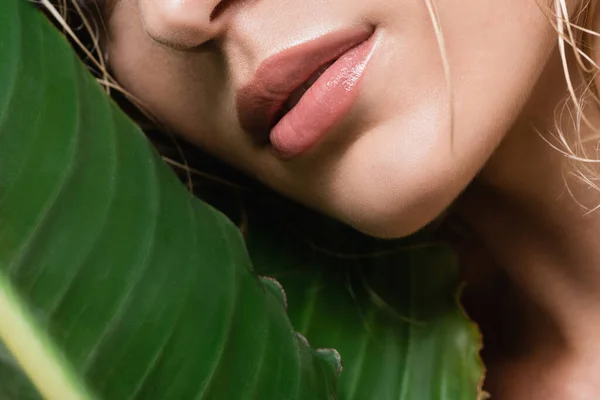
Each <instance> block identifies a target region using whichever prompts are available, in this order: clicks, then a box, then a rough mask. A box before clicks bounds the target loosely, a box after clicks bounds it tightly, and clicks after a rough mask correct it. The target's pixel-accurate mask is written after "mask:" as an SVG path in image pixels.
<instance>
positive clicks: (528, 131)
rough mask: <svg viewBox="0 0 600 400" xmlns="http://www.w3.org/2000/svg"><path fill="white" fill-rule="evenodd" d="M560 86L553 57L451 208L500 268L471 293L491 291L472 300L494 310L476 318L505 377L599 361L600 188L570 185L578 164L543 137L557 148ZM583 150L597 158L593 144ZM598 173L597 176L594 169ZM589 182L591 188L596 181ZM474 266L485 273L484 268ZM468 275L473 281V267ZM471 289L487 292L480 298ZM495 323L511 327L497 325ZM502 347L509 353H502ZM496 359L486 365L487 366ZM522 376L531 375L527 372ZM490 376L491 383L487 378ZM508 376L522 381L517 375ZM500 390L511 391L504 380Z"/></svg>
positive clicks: (567, 126)
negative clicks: (493, 284) (495, 286)
mask: <svg viewBox="0 0 600 400" xmlns="http://www.w3.org/2000/svg"><path fill="white" fill-rule="evenodd" d="M573 71H574V69H573ZM575 75H576V74H575ZM574 78H575V77H574ZM564 82H565V79H564V72H563V70H562V67H561V65H560V58H559V56H558V54H556V55H555V56H554V60H553V61H552V62H551V63H549V65H548V68H547V70H546V71H545V73H544V75H543V76H542V78H541V79H540V82H539V84H538V87H537V89H536V90H535V92H534V95H533V96H532V101H531V103H530V106H528V108H527V109H526V110H525V112H524V113H523V114H522V116H521V118H520V119H519V121H517V122H516V123H515V125H514V127H513V129H512V130H511V132H510V133H509V134H508V135H507V136H506V138H505V140H504V141H503V143H502V144H501V146H500V147H499V148H498V149H497V151H496V152H495V154H494V156H493V157H492V159H491V160H490V161H489V163H488V164H487V165H486V167H485V168H484V169H483V170H482V171H481V173H480V175H479V177H478V178H477V179H476V180H475V181H474V182H473V184H472V185H471V186H470V187H469V188H468V189H467V191H466V192H465V193H464V195H463V196H462V198H461V199H460V200H459V201H458V202H457V212H458V214H459V215H460V216H461V218H462V219H463V220H464V221H465V222H466V223H467V225H468V226H469V227H470V229H471V230H472V231H473V233H474V235H473V236H474V237H476V238H477V240H478V246H477V247H478V249H477V250H476V251H477V252H478V253H479V254H481V250H482V249H484V250H485V253H486V254H487V255H488V257H489V258H488V259H489V260H490V261H491V263H493V265H494V269H490V270H489V271H494V270H495V271H496V272H493V273H491V272H490V274H488V275H487V278H485V277H484V279H480V280H479V282H478V283H476V284H475V285H474V286H475V287H474V290H473V293H475V294H476V295H477V294H479V295H481V294H492V297H493V298H492V299H490V300H491V301H490V303H489V304H487V303H486V302H485V300H482V299H477V301H478V302H480V305H484V306H485V305H486V304H487V305H488V306H492V307H495V308H497V309H496V310H490V309H489V308H487V309H483V310H481V311H477V310H476V311H475V312H474V313H475V314H481V319H482V321H481V324H482V329H483V331H484V332H483V333H484V338H485V340H486V342H485V343H486V345H488V344H489V342H490V341H491V342H492V343H493V344H492V346H491V347H492V349H490V350H489V351H488V355H489V357H490V359H493V360H498V364H499V365H501V364H503V363H506V362H508V363H509V364H511V365H512V367H511V368H510V370H511V371H515V366H514V362H515V361H516V360H517V359H519V360H523V363H524V364H527V365H529V364H530V363H534V364H535V363H536V362H537V363H538V364H539V365H543V367H542V368H547V369H549V370H551V368H550V367H549V366H550V365H551V364H552V363H556V364H557V370H559V371H562V372H560V374H559V375H560V378H559V379H558V381H560V380H561V379H562V380H563V381H564V379H565V378H564V374H565V371H569V372H568V373H569V374H571V373H573V374H575V372H573V368H571V367H568V368H567V367H565V365H567V364H568V365H577V366H578V367H576V368H575V369H578V370H579V371H578V372H577V374H579V376H580V377H581V376H582V374H581V372H582V371H588V373H589V371H590V370H597V368H598V367H599V366H595V367H594V368H590V366H589V365H587V364H586V365H587V367H584V366H583V365H584V364H585V363H583V361H582V360H584V359H585V360H587V361H586V362H592V363H594V360H598V359H600V344H598V343H597V342H598V341H597V337H598V334H599V332H600V210H599V211H592V212H589V210H591V209H593V208H594V207H596V206H598V205H600V191H599V190H597V189H595V188H591V187H590V185H589V183H585V182H583V181H582V180H579V179H576V178H575V175H574V174H573V173H574V172H575V171H576V168H577V165H575V164H574V163H573V162H572V161H571V160H569V159H568V158H567V157H565V156H564V155H563V154H561V153H560V152H559V151H557V150H556V149H553V148H552V147H551V146H550V145H549V144H548V143H547V142H546V141H545V140H544V139H543V138H542V136H543V137H545V138H546V139H547V140H550V141H551V142H552V143H555V144H557V143H558V142H557V141H556V140H554V141H553V140H552V136H551V133H552V132H556V129H555V120H556V118H557V117H558V116H557V115H556V114H555V109H557V107H558V106H560V105H561V104H562V102H563V101H564V100H565V99H566V97H567V95H568V92H567V88H566V85H565V84H564ZM577 84H578V82H574V85H575V86H577ZM586 115H587V116H588V117H589V118H590V119H591V120H592V121H597V122H600V113H598V111H597V110H593V109H592V108H591V107H590V108H589V109H588V110H586ZM564 116H565V117H566V118H564V123H563V124H562V126H561V129H562V131H563V132H564V135H565V136H566V137H571V138H573V137H576V136H575V135H577V132H576V129H575V128H574V124H573V121H572V120H571V119H570V118H569V113H568V111H566V112H565V115H564ZM598 126H600V124H599V125H598ZM581 134H582V136H583V137H589V136H590V135H592V134H593V132H592V129H591V128H589V127H587V126H585V125H584V124H582V129H581ZM588 154H589V155H590V156H591V157H598V155H597V150H595V149H594V148H593V146H592V148H591V150H590V151H589V153H588ZM594 170H595V171H596V172H594V173H597V172H598V171H600V169H599V168H597V167H596V168H594ZM591 172H593V171H591ZM591 178H592V182H594V178H595V176H591ZM471 249H472V250H473V248H471ZM478 261H481V258H478ZM471 267H472V268H474V269H477V268H482V267H481V263H480V262H479V263H473V265H472V266H471ZM467 268H470V267H469V266H467ZM466 273H467V276H469V275H471V276H472V275H473V271H467V272H466ZM498 276H502V277H504V279H505V282H506V284H505V285H504V286H502V290H501V291H499V292H497V293H496V292H494V291H490V290H489V289H490V286H489V285H490V280H491V277H494V278H495V277H498ZM486 279H487V282H486ZM477 285H480V286H481V287H482V288H484V290H482V291H480V292H477V287H476V286H477ZM498 296H500V297H498ZM499 299H501V301H499ZM490 311H492V314H493V318H494V321H491V318H490ZM486 315H487V318H486ZM498 316H499V318H498ZM475 318H476V319H477V318H478V317H477V315H475ZM486 320H489V321H486ZM494 322H495V325H496V326H495V327H494ZM497 325H503V326H507V327H509V329H498V326H497ZM486 330H488V332H487V334H489V336H490V337H491V339H490V341H488V340H487V339H488V338H487V337H486ZM494 332H502V333H499V335H501V336H499V337H502V339H498V338H495V336H494ZM507 338H508V339H507ZM493 347H497V352H494V349H493ZM508 348H511V349H513V352H507V349H508ZM484 356H485V355H484ZM500 358H503V360H500ZM493 360H486V361H487V362H488V363H491V364H493V363H494V361H493ZM549 360H553V361H551V362H549ZM558 360H560V361H558ZM565 360H568V361H565ZM595 363H598V362H595ZM539 365H538V366H539ZM517 369H518V368H517ZM493 370H494V367H492V370H491V371H490V372H491V373H492V372H493ZM538 372H539V371H538ZM519 374H521V375H520V376H523V377H525V376H527V374H523V371H521V372H519ZM548 374H550V375H551V374H552V373H551V372H549V373H548ZM504 376H508V375H506V374H504ZM511 376H512V374H511ZM490 377H491V378H492V379H493V374H492V376H490ZM554 378H556V377H553V378H552V379H550V380H549V381H548V382H549V383H548V384H550V383H551V381H552V380H556V379H554ZM506 379H509V378H506ZM510 379H512V381H511V383H512V384H516V385H517V386H518V385H519V384H518V382H519V380H518V379H515V377H514V376H513V377H512V378H510ZM524 379H525V378H524ZM524 385H525V383H524ZM528 385H529V386H531V383H529V384H528ZM501 386H502V385H501ZM546 386H547V385H546ZM503 387H507V386H506V382H504V383H503ZM595 389H600V388H595ZM594 392H595V393H597V390H595V391H594ZM563 395H564V394H563ZM501 397H503V396H501ZM505 397H510V396H505ZM513 398H515V399H517V398H519V397H517V396H514V397H513ZM544 398H551V397H544ZM559 398H569V397H559ZM572 398H574V397H572ZM577 398H579V397H577ZM581 398H586V399H587V397H581Z"/></svg>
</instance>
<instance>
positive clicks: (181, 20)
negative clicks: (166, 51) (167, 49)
mask: <svg viewBox="0 0 600 400" xmlns="http://www.w3.org/2000/svg"><path fill="white" fill-rule="evenodd" d="M233 2H235V0H233V1H232V0H138V4H139V9H140V14H141V17H142V21H143V23H144V29H145V30H146V33H147V34H148V35H149V36H150V37H151V38H152V39H154V40H156V41H157V42H160V43H162V44H165V45H167V46H171V47H174V48H178V49H189V48H193V47H196V46H200V45H202V44H203V43H205V42H207V41H209V40H211V39H214V38H215V37H217V36H218V35H220V34H221V33H222V31H223V29H224V25H225V18H224V15H223V14H224V11H226V10H225V8H226V7H229V5H231V4H230V3H233Z"/></svg>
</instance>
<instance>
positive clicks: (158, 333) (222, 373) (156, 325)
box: [0, 0, 337, 400]
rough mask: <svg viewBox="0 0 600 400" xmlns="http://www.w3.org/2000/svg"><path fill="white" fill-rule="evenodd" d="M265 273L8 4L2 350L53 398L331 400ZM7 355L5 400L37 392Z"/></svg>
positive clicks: (1, 184) (323, 365)
mask: <svg viewBox="0 0 600 400" xmlns="http://www.w3.org/2000/svg"><path fill="white" fill-rule="evenodd" d="M280 297H281V296H278V295H277V294H276V292H274V291H273V287H272V286H265V285H264V284H263V283H262V281H261V280H260V279H259V278H258V277H257V276H256V275H255V274H254V273H253V272H252V270H251V267H250V262H249V259H248V257H247V254H246V250H245V246H244V243H243V240H242V238H241V235H240V233H239V231H238V229H237V228H236V227H235V226H234V225H233V224H231V223H230V222H229V221H228V220H227V219H226V218H225V217H224V216H223V215H221V214H220V213H219V212H217V211H215V210H214V209H212V208H210V207H209V206H207V205H205V204H203V203H201V202H200V201H198V200H196V199H195V198H193V197H192V196H191V195H189V194H188V193H187V192H186V190H185V188H184V187H183V185H181V183H180V182H179V181H178V180H177V179H176V177H175V175H174V174H173V173H172V172H171V171H170V170H169V169H168V167H167V166H166V165H164V164H163V163H162V161H161V159H160V158H159V157H158V155H157V154H155V152H154V151H153V149H152V148H151V146H150V145H149V144H148V142H147V140H146V139H145V138H144V136H143V135H142V133H141V132H140V131H139V130H138V129H137V128H136V127H135V126H134V125H133V123H131V122H130V121H129V120H128V119H127V118H126V117H125V116H124V115H123V114H122V113H121V112H120V111H119V110H118V108H117V107H116V106H115V105H114V104H112V102H110V101H109V99H108V98H107V97H106V95H105V94H104V93H103V92H102V91H101V89H100V88H99V86H98V85H96V83H95V82H94V81H93V78H92V77H91V75H90V74H89V73H88V72H87V71H85V69H84V68H83V66H82V65H81V64H80V62H79V61H78V60H77V59H76V56H75V55H74V53H73V51H72V50H71V49H70V48H69V46H68V44H67V42H66V41H65V40H64V38H62V37H61V36H60V35H59V33H58V32H56V30H55V29H54V28H53V27H52V26H51V25H50V24H49V23H48V22H47V21H46V20H45V18H44V17H43V16H42V15H41V14H40V13H39V12H38V11H36V10H35V9H34V8H33V7H32V6H31V5H30V4H28V3H27V2H26V1H24V0H2V1H0V338H2V341H3V342H4V344H5V346H6V348H8V349H9V350H10V352H11V353H12V355H13V356H14V359H16V360H17V361H18V363H19V365H20V366H21V368H22V369H23V371H25V373H26V375H27V376H28V378H29V379H30V380H31V381H32V382H33V383H34V384H35V386H36V387H37V389H38V390H39V391H40V392H41V393H42V394H43V396H45V397H46V398H49V399H56V400H71V399H86V400H87V399H110V400H120V399H144V400H147V399H260V400H266V399H267V400H268V399H274V400H281V399H311V400H312V399H332V398H335V396H336V394H335V393H336V377H335V375H336V371H337V366H336V365H335V362H333V363H332V360H334V358H332V357H331V353H328V352H321V351H315V350H312V349H310V348H309V347H308V346H307V345H306V344H305V343H304V341H302V340H301V339H299V337H298V336H297V335H296V334H295V332H294V329H293V327H292V325H291V323H290V322H289V320H288V319H287V317H286V315H285V310H284V307H283V306H282V304H281V302H280ZM16 365H17V364H15V362H14V360H13V359H12V358H11V357H9V356H8V353H7V352H6V351H5V349H4V348H0V388H1V389H0V394H6V397H7V398H9V399H19V400H21V399H28V398H30V396H31V395H32V393H33V392H32V390H31V386H28V384H27V383H26V382H25V381H24V380H23V379H22V377H21V378H19V377H18V376H17V374H16V372H15V371H16V368H15V366H16Z"/></svg>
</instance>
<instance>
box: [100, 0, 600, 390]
mask: <svg viewBox="0 0 600 400" xmlns="http://www.w3.org/2000/svg"><path fill="white" fill-rule="evenodd" d="M159 1H160V2H159ZM436 3H437V8H438V12H439V18H440V22H441V25H442V26H443V30H444V38H445V44H446V49H447V51H448V53H447V54H448V61H449V67H450V71H451V74H452V77H453V79H452V82H453V94H454V121H453V126H451V125H450V120H449V118H448V115H449V112H450V109H449V107H448V101H447V100H448V98H449V97H448V86H447V82H446V79H445V74H444V68H443V64H442V62H441V58H440V52H439V48H438V42H437V40H436V36H435V34H434V32H433V28H432V24H431V19H430V15H429V13H428V11H427V7H426V2H424V1H423V0H396V1H393V2H392V1H388V0H372V1H369V2H365V1H364V0H327V1H324V0H314V1H313V0H306V1H303V2H295V3H291V2H286V1H281V0H254V1H243V2H242V1H238V2H236V1H234V0H233V1H229V2H227V3H223V4H227V7H225V10H224V11H223V10H219V13H217V14H218V16H216V17H214V14H213V11H214V10H215V7H217V6H219V4H220V2H219V1H217V0H210V1H204V0H202V1H200V0H187V1H183V0H120V1H117V3H116V5H115V8H114V10H113V13H112V15H111V16H110V18H109V20H108V26H109V37H110V40H109V41H108V53H109V60H110V63H111V67H112V69H113V71H114V73H115V75H116V77H117V78H118V80H119V81H120V82H121V83H122V84H123V85H124V86H125V87H126V88H127V89H128V90H130V91H131V92H133V93H134V94H135V95H136V96H137V97H139V98H140V99H141V100H142V102H144V103H145V104H146V106H147V107H148V108H149V109H150V110H151V111H152V112H153V113H154V114H156V115H157V116H158V117H159V118H160V119H161V120H163V121H164V122H165V123H166V124H167V125H169V126H171V127H172V128H173V129H175V130H176V131H177V132H178V133H179V134H180V135H182V136H183V137H185V138H187V139H188V140H190V141H192V142H194V143H196V144H197V145H199V146H202V147H204V148H206V149H207V150H209V151H211V152H213V153H215V154H216V155H218V156H220V157H222V158H224V159H225V160H228V161H229V162H231V163H232V164H234V165H236V166H238V167H239V168H241V169H243V170H245V171H246V172H248V173H249V174H251V175H254V176H256V177H257V178H258V179H260V180H261V181H263V182H264V183H266V184H267V185H269V186H271V187H273V188H274V189H276V190H278V191H280V192H282V193H284V194H286V195H288V196H290V197H292V198H294V199H296V200H298V201H300V202H302V203H304V204H306V205H308V206H310V207H313V208H316V209H318V210H321V211H322V212H324V213H327V214H329V215H331V216H332V217H334V218H338V219H340V220H342V221H344V222H346V223H348V224H350V225H352V226H354V227H356V228H357V229H360V230H362V231H364V232H367V233H370V234H373V235H376V236H381V237H401V236H404V235H407V234H410V233H412V232H414V231H415V230H417V229H419V228H421V227H422V226H424V225H425V224H427V223H428V222H430V221H431V220H432V219H433V218H435V217H436V216H438V215H439V214H440V213H441V212H443V211H444V210H446V209H447V208H448V207H452V210H455V211H456V213H457V214H458V215H459V216H460V218H461V219H462V220H463V221H464V222H465V223H466V224H467V225H468V226H469V227H470V228H471V229H472V231H473V232H474V237H475V238H476V240H474V242H473V243H470V244H468V245H467V246H463V249H462V250H465V251H464V253H463V254H464V255H465V277H466V279H467V280H468V281H470V282H471V287H470V289H469V292H468V293H467V296H466V300H467V303H468V305H469V304H471V301H472V300H474V301H473V302H472V305H471V306H470V309H471V310H472V313H473V315H474V317H475V318H476V320H478V321H479V322H480V324H481V326H482V329H483V332H484V336H485V337H486V339H485V340H486V342H485V343H486V345H487V348H486V350H485V352H484V356H485V361H486V364H487V366H488V374H487V382H486V389H487V390H488V391H489V392H490V393H491V394H492V395H493V399H501V400H502V399H506V400H531V399H534V400H536V399H544V400H554V399H556V400H564V399H569V400H571V399H573V400H588V399H590V400H592V399H593V400H595V399H597V398H598V395H597V394H598V393H600V379H597V378H596V375H598V374H600V344H598V341H597V339H596V338H597V337H598V335H599V334H600V246H599V245H598V241H599V234H600V214H598V213H597V212H595V213H591V214H589V215H586V214H585V210H584V209H583V208H582V207H581V206H580V205H578V204H577V202H576V201H575V200H574V199H576V200H577V201H578V202H580V203H582V204H584V205H586V206H588V207H590V208H593V207H595V206H596V205H598V204H600V194H599V193H598V191H596V190H592V189H590V188H589V187H588V186H586V185H585V184H582V183H581V182H578V181H576V180H574V179H569V178H567V179H566V182H567V184H568V187H569V189H570V191H571V193H568V192H567V190H566V185H565V179H564V177H565V173H566V172H568V171H572V170H573V165H572V164H571V163H570V162H569V161H568V160H567V159H566V158H565V157H564V156H563V155H561V154H560V153H559V152H557V151H556V150H554V149H552V148H551V147H550V146H549V145H548V144H547V143H546V142H544V140H542V139H541V137H540V135H539V134H538V132H537V131H536V130H535V129H533V128H534V127H535V128H536V129H537V130H538V131H539V132H549V131H552V130H553V128H554V120H555V114H554V111H555V109H556V107H557V106H559V105H560V104H561V102H562V101H563V100H564V99H565V98H566V96H567V90H566V84H565V79H564V73H563V69H562V66H561V59H560V57H559V54H558V52H557V48H556V42H557V40H556V37H557V34H556V32H555V30H554V29H553V28H552V27H551V26H550V24H549V22H548V20H547V16H546V15H544V14H543V13H542V12H541V11H540V8H539V7H538V5H537V4H536V2H535V1H533V0H505V1H501V2H500V1H498V2H490V1H480V0H445V1H437V2H436ZM548 3H551V2H548ZM566 4H567V5H568V7H569V10H570V11H571V12H573V11H575V10H577V8H578V7H579V6H580V5H581V2H580V1H579V0H568V1H566ZM316 11H318V12H316ZM211 14H213V18H212V19H211V17H210V16H211ZM594 18H595V20H596V21H599V20H600V17H598V16H594ZM357 25H365V26H370V27H374V28H375V30H376V32H377V35H378V36H377V40H378V43H377V46H376V47H375V50H374V53H373V54H374V55H373V59H372V61H371V65H369V67H368V70H367V73H366V75H365V77H364V82H363V83H362V86H361V93H360V95H359V98H358V100H357V102H356V104H355V105H354V106H353V108H352V109H351V111H350V112H349V113H348V115H347V117H346V119H345V120H344V122H343V123H340V124H339V125H338V126H336V127H335V128H333V129H332V132H331V133H330V134H328V135H327V137H326V138H325V139H323V140H322V141H321V142H319V143H318V144H317V145H316V146H315V147H314V148H313V149H311V150H310V151H309V152H308V153H307V154H305V155H303V156H301V157H298V158H295V159H293V160H284V159H282V158H281V157H279V156H278V155H277V154H276V153H274V152H273V151H272V148H269V147H268V146H266V147H260V146H258V147H257V146H256V145H255V144H254V143H253V142H252V141H251V140H250V138H249V137H248V135H247V134H246V132H244V130H243V129H242V128H241V126H240V123H239V121H238V120H237V117H236V113H235V91H236V89H238V88H239V87H241V86H243V85H244V84H245V83H247V82H248V81H249V80H250V79H251V77H252V74H253V73H254V71H255V70H256V69H257V68H258V66H259V65H260V63H261V62H263V61H264V60H265V59H267V58H268V57H270V56H272V55H273V54H274V53H276V52H278V51H279V50H281V49H283V48H286V47H289V46H292V45H295V44H297V43H302V42H305V41H308V40H310V39H313V38H315V37H318V36H320V35H323V34H324V33H326V32H330V31H336V30H338V29H341V28H343V27H347V26H357ZM594 28H596V29H600V26H595V27H594ZM570 62H571V64H573V60H572V59H571V60H570ZM573 79H574V84H575V85H576V86H577V84H578V83H582V81H578V80H577V79H579V78H578V76H577V74H573ZM588 116H589V118H590V119H592V120H596V121H600V113H599V112H598V110H596V109H592V108H589V109H588ZM563 129H564V131H565V133H566V135H567V136H569V134H574V133H575V128H574V127H573V125H572V124H570V123H568V121H565V123H564V126H563ZM581 134H582V136H584V137H586V136H589V135H591V134H592V132H591V130H590V129H589V128H587V127H585V126H583V128H582V130H581ZM590 146H591V148H593V147H594V146H595V143H591V145H590ZM593 154H594V155H595V153H593Z"/></svg>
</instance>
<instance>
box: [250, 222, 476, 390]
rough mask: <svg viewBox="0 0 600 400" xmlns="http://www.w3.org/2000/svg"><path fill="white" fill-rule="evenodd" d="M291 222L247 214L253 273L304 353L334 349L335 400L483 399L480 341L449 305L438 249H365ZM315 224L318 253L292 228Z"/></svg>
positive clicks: (450, 290)
mask: <svg viewBox="0 0 600 400" xmlns="http://www.w3.org/2000/svg"><path fill="white" fill-rule="evenodd" d="M296 219H297V221H296V222H290V221H289V220H288V221H286V222H284V223H278V222H277V221H270V222H269V221H265V213H264V212H263V213H260V214H259V215H251V216H250V218H249V222H248V225H247V226H248V228H247V229H248V231H249V234H248V236H249V249H250V254H251V255H252V259H253V260H254V264H255V265H256V268H257V270H258V271H259V272H260V273H263V274H266V275H269V276H273V277H275V278H277V280H278V281H279V282H281V284H282V285H283V286H284V287H285V289H286V293H287V297H288V302H289V307H288V315H290V317H291V319H292V322H293V323H294V326H295V327H296V328H297V329H298V330H299V331H300V332H301V333H302V334H303V335H305V336H306V337H307V338H308V340H309V341H310V343H311V345H313V346H315V347H334V348H336V349H337V350H338V351H339V353H340V355H341V357H342V360H343V361H344V371H343V373H342V374H341V375H340V382H339V399H340V400H363V399H377V400H392V399H393V400H398V399H400V400H475V399H478V398H480V396H483V392H482V391H481V390H480V385H481V383H482V379H483V365H482V363H481V360H480V358H479V350H480V347H481V338H480V335H479V332H478V329H477V328H476V326H475V325H474V324H473V323H472V322H470V321H469V320H468V318H467V317H466V316H465V314H464V312H463V311H462V310H461V308H460V307H459V305H458V302H457V297H458V294H459V289H460V287H461V286H460V281H459V271H458V268H457V265H456V263H455V258H454V256H453V254H452V253H451V252H450V250H449V249H448V248H447V247H445V246H443V245H439V244H423V243H422V241H418V242H417V243H410V242H407V241H400V242H397V241H395V242H380V241H374V240H371V241H369V240H367V239H366V238H363V237H360V236H358V237H357V235H355V234H349V233H348V232H346V231H345V230H344V229H341V228H340V227H336V226H332V227H330V228H328V227H327V225H326V224H323V223H321V224H319V222H318V221H314V218H312V219H311V217H306V216H303V215H301V216H299V217H297V218H296ZM307 219H308V220H310V222H309V223H304V222H303V221H305V220H307ZM315 223H316V224H318V225H317V226H319V227H321V232H320V234H321V240H320V241H319V242H318V243H319V246H316V245H315V244H314V243H311V242H310V239H313V240H314V236H315V234H314V233H310V232H309V233H306V232H304V233H302V229H300V227H301V226H302V224H305V225H309V226H305V227H304V228H305V229H304V230H305V231H310V230H311V226H312V227H314V226H315ZM266 227H268V228H266ZM290 227H291V228H290ZM323 247H326V248H327V249H325V248H323ZM332 249H335V250H332Z"/></svg>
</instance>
